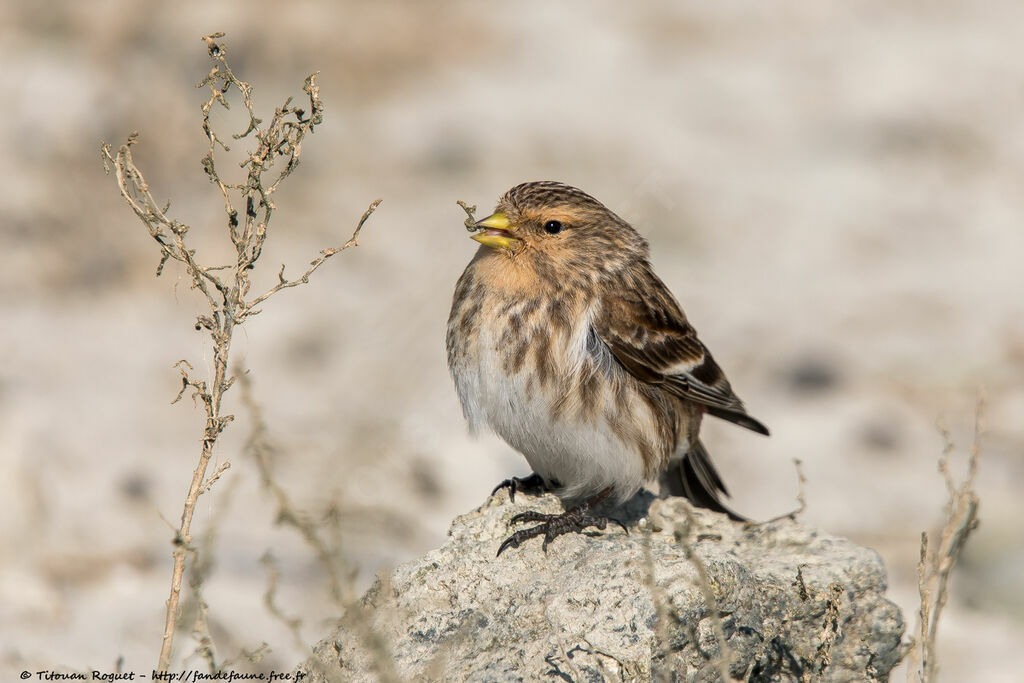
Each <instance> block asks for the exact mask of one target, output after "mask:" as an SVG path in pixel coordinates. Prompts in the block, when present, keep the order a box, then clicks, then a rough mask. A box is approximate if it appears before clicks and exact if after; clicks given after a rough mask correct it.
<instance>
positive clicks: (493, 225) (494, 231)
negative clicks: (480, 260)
mask: <svg viewBox="0 0 1024 683" xmlns="http://www.w3.org/2000/svg"><path fill="white" fill-rule="evenodd" d="M510 226H511V224H510V223H509V221H508V216H506V215H505V214H503V213H501V212H500V211H499V212H498V213H495V214H491V215H490V216H488V217H487V218H484V219H483V220H479V221H477V222H476V227H478V228H482V229H481V230H480V231H479V232H475V233H473V234H472V235H470V237H471V238H473V239H475V240H476V241H477V242H479V243H480V244H482V245H484V246H485V247H490V248H491V249H507V250H514V249H515V248H516V247H518V246H519V245H520V244H521V243H522V240H520V239H517V238H515V237H513V236H512V233H510V232H509V231H508V229H509V227H510Z"/></svg>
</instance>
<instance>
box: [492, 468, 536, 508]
mask: <svg viewBox="0 0 1024 683" xmlns="http://www.w3.org/2000/svg"><path fill="white" fill-rule="evenodd" d="M544 487H545V484H544V479H542V478H541V476H540V475H539V474H537V473H536V472H534V473H533V474H531V475H530V476H528V477H510V478H508V479H506V480H505V481H503V482H501V483H500V484H498V485H497V486H495V487H494V490H493V491H491V495H492V496H493V495H494V494H495V493H497V492H498V491H500V490H501V489H508V499H509V501H510V502H513V503H514V502H515V501H516V491H523V492H524V493H525V492H526V491H542V490H544Z"/></svg>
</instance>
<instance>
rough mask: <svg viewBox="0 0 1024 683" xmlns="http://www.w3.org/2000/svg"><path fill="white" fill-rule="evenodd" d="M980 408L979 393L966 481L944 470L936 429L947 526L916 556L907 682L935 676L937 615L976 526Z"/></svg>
mask: <svg viewBox="0 0 1024 683" xmlns="http://www.w3.org/2000/svg"><path fill="white" fill-rule="evenodd" d="M984 409H985V401H984V397H983V395H982V394H981V393H980V392H979V394H978V402H977V405H976V407H975V413H974V440H973V442H972V444H971V447H970V450H969V451H968V460H967V477H966V478H965V479H964V480H963V481H962V482H961V483H960V484H959V485H958V484H957V483H956V481H955V480H954V478H953V474H952V473H951V472H950V470H949V456H950V454H951V453H952V452H953V448H954V445H953V441H952V438H951V436H950V434H949V431H948V430H947V429H945V428H944V427H943V426H941V425H940V426H939V431H940V432H941V433H942V437H943V440H944V441H945V448H944V449H943V452H942V457H940V458H939V472H941V473H942V477H943V479H944V480H945V483H946V492H947V494H948V496H949V499H948V501H947V502H946V510H945V512H946V521H945V523H944V524H943V527H942V531H941V532H940V533H939V539H938V544H936V543H935V542H934V540H933V539H932V538H931V537H929V535H928V533H927V532H922V533H921V557H920V560H919V561H918V564H917V577H918V592H919V594H920V599H921V607H920V612H919V614H918V620H919V623H918V636H917V642H916V643H914V647H913V648H912V650H911V665H910V666H909V667H908V670H907V680H913V681H918V682H920V683H924V682H926V681H927V682H928V683H931V682H933V681H935V680H936V676H937V675H938V663H937V659H936V639H937V637H938V630H939V621H940V619H941V617H942V610H943V608H944V607H945V606H946V602H947V601H948V599H949V580H950V577H951V576H952V574H953V568H954V567H955V566H956V563H957V560H958V559H959V558H960V554H961V553H962V552H963V549H964V546H965V545H966V543H967V539H968V537H969V536H970V535H971V533H972V532H973V531H974V530H975V529H976V528H977V527H978V505H979V502H980V500H979V498H978V494H977V492H976V491H975V490H974V479H975V477H976V475H977V473H978V458H979V456H980V455H981V437H982V434H983V432H984V428H983V423H982V421H983V416H984V412H985V410H984Z"/></svg>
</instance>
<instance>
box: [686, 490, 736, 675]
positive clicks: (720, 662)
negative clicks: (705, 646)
mask: <svg viewBox="0 0 1024 683" xmlns="http://www.w3.org/2000/svg"><path fill="white" fill-rule="evenodd" d="M682 507H683V510H684V512H686V521H685V522H683V523H680V524H677V525H676V527H675V529H674V530H673V531H674V536H675V539H676V543H678V544H679V545H680V546H681V547H682V549H683V553H684V554H685V555H686V559H687V560H689V561H690V564H692V565H693V568H694V569H695V570H696V571H697V587H698V588H700V592H701V595H702V596H703V597H704V604H705V605H707V608H708V616H709V617H710V618H711V629H712V631H713V632H714V634H715V641H716V642H717V643H718V657H716V658H715V662H714V664H715V665H716V666H717V667H718V675H719V676H720V677H721V679H722V681H723V682H724V681H731V680H733V678H732V676H731V675H730V674H729V666H730V664H731V663H732V659H733V657H732V648H730V647H729V643H728V641H726V639H725V631H724V630H723V629H722V619H721V617H720V616H719V614H718V600H717V598H715V592H714V591H713V590H712V589H711V582H710V580H709V579H708V571H707V569H706V568H705V567H704V562H702V561H701V559H700V558H699V557H697V553H696V552H694V550H693V546H692V545H690V534H691V532H692V531H693V528H694V527H695V526H696V525H697V522H696V520H695V519H694V516H693V511H692V510H691V509H690V506H689V505H683V506H682Z"/></svg>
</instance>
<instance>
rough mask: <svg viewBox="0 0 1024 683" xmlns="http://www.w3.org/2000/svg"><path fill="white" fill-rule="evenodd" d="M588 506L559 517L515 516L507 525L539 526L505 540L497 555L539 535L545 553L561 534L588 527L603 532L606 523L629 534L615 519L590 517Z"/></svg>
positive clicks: (527, 514) (541, 514)
mask: <svg viewBox="0 0 1024 683" xmlns="http://www.w3.org/2000/svg"><path fill="white" fill-rule="evenodd" d="M590 505H591V504H590V503H583V504H582V505H577V506H576V507H574V508H570V509H568V510H566V511H565V512H563V513H562V514H560V515H547V514H544V513H542V512H536V511H533V510H530V511H527V512H522V513H520V514H518V515H516V516H515V517H513V518H512V519H511V520H509V524H517V523H519V522H540V524H538V525H537V526H533V527H530V528H529V529H520V530H519V531H517V532H515V533H514V534H512V535H511V536H509V537H508V538H506V539H505V541H504V542H503V543H502V544H501V547H500V548H498V555H501V553H502V552H504V551H505V549H506V548H518V547H519V545H520V544H521V543H522V542H523V541H526V540H528V539H531V538H533V537H534V536H541V535H543V536H544V543H543V544H541V548H542V549H543V550H544V552H547V551H548V544H549V543H551V541H553V540H555V539H556V538H557V537H559V536H561V535H562V534H568V533H571V532H575V533H582V532H583V531H584V530H585V529H587V528H588V527H597V528H598V529H601V530H602V531H603V530H604V529H605V527H607V526H608V522H614V523H615V524H618V525H619V526H621V527H622V530H623V531H625V532H626V533H627V534H628V533H629V529H627V528H626V525H625V524H623V523H622V522H620V521H619V520H617V519H613V518H611V517H597V516H594V515H591V514H590Z"/></svg>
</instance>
